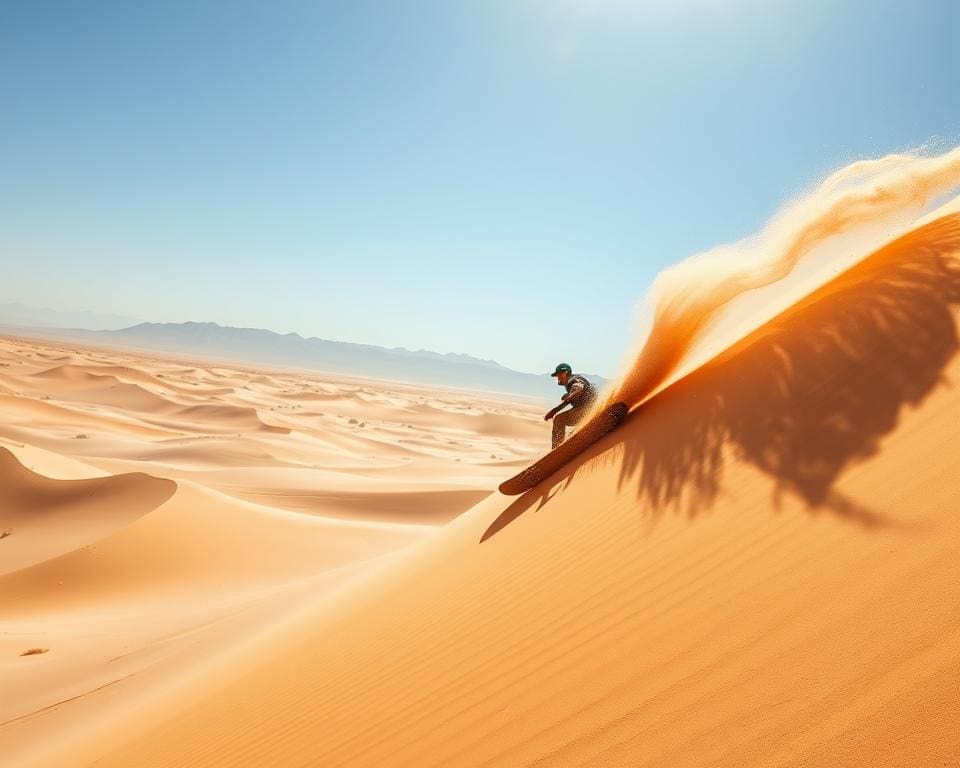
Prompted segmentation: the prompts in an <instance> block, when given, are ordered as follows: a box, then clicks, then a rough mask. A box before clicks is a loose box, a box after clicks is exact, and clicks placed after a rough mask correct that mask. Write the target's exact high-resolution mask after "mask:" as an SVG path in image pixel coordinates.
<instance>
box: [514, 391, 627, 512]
mask: <svg viewBox="0 0 960 768" xmlns="http://www.w3.org/2000/svg"><path fill="white" fill-rule="evenodd" d="M628 410H629V408H627V404H626V403H614V404H613V405H609V406H607V407H606V408H604V409H603V410H602V411H600V413H598V414H597V415H596V416H594V417H593V418H592V419H590V421H588V422H587V423H586V424H585V425H584V426H583V427H582V428H581V429H578V430H577V431H576V432H575V433H574V434H573V436H572V437H571V438H570V439H569V440H565V441H564V442H562V443H560V445H558V446H557V447H556V448H554V449H553V450H552V451H550V453H548V454H547V455H546V456H544V457H543V458H542V459H540V460H539V461H536V462H534V463H533V464H531V465H530V466H529V467H527V468H526V469H524V470H523V471H522V472H520V473H519V474H517V475H514V476H513V477H511V478H510V479H509V480H504V481H503V482H502V483H500V493H502V494H504V495H506V496H517V495H519V494H521V493H525V492H526V491H529V490H530V489H531V488H534V487H535V486H537V485H538V484H539V483H541V482H542V481H543V480H545V479H546V478H548V477H549V476H550V475H552V474H553V473H554V472H556V471H557V470H558V469H560V468H561V467H562V466H563V465H564V464H566V463H567V462H568V461H571V460H572V459H573V458H575V457H576V456H578V455H579V454H580V453H582V452H583V451H584V450H586V449H587V448H589V447H590V446H591V445H593V444H594V443H595V442H597V440H599V439H600V438H601V437H603V436H604V435H607V434H609V433H610V432H612V431H613V430H614V429H616V428H617V427H618V426H619V425H620V422H622V421H623V420H624V419H625V418H626V416H627V411H628Z"/></svg>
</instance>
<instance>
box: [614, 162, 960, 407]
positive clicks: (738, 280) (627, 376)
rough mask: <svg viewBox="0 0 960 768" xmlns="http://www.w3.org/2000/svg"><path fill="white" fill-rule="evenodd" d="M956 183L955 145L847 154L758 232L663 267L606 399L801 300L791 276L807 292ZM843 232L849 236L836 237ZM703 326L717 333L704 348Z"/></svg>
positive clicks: (911, 222) (687, 366)
mask: <svg viewBox="0 0 960 768" xmlns="http://www.w3.org/2000/svg"><path fill="white" fill-rule="evenodd" d="M958 186H960V148H957V149H954V150H952V151H950V152H946V153H944V154H942V155H936V156H924V155H922V154H913V155H910V154H902V155H889V156H887V157H883V158H880V159H878V160H866V161H861V162H856V163H853V164H851V165H849V166H847V167H845V168H842V169H840V170H838V171H836V172H835V173H833V174H831V175H830V176H828V177H827V178H826V179H825V180H824V181H823V182H821V183H820V184H819V185H818V186H817V187H816V188H815V189H814V190H813V191H812V192H810V193H809V194H808V195H806V196H804V197H803V198H801V199H800V200H798V201H796V202H795V203H793V204H792V205H789V206H787V207H786V208H785V209H784V210H783V211H782V212H781V213H779V214H778V215H776V216H775V217H774V218H773V219H772V220H771V222H770V223H769V224H768V225H767V226H766V227H765V228H764V230H763V231H762V232H760V233H759V234H758V235H756V236H754V237H752V238H748V239H746V240H744V241H742V242H740V243H736V244H734V245H729V246H721V247H718V248H715V249H712V250H710V251H707V252H705V253H702V254H696V255H694V256H692V257H690V258H689V259H687V260H686V261H684V262H682V263H680V264H678V265H676V266H674V267H672V268H670V269H668V270H665V271H664V272H662V273H661V274H660V275H659V276H658V277H657V280H656V281H655V283H654V285H653V287H652V288H651V290H650V293H649V297H648V298H647V299H646V300H645V302H646V305H647V309H646V311H645V316H646V318H647V319H646V323H645V325H646V327H645V329H644V330H643V333H642V338H643V339H644V341H643V342H642V345H641V347H640V350H639V352H638V353H637V354H636V356H635V358H634V359H633V360H632V362H631V363H630V365H629V366H628V368H627V370H626V372H625V373H624V374H623V376H621V377H620V378H619V381H618V385H617V386H616V387H615V388H614V391H613V392H612V394H611V395H610V396H609V398H608V400H607V402H617V401H620V402H625V403H627V404H628V405H630V406H636V405H639V404H640V403H641V402H643V400H644V399H645V398H646V397H648V396H649V395H650V394H652V393H653V392H655V391H656V390H657V389H659V388H662V387H663V386H665V385H666V384H668V383H669V382H671V381H674V380H676V378H677V377H678V375H681V374H682V372H683V371H685V370H691V369H692V368H695V367H697V366H698V365H701V364H702V363H703V362H705V361H706V360H708V359H709V358H710V357H711V356H712V355H713V354H717V353H718V352H719V351H721V350H722V349H724V348H726V347H729V346H730V345H731V344H732V343H734V342H735V341H736V337H737V336H739V337H741V338H742V337H743V336H744V335H746V334H747V333H749V332H751V331H753V330H755V329H756V328H757V327H759V326H760V325H762V324H763V322H765V321H766V320H769V319H770V317H772V316H774V315H775V314H777V313H778V312H780V311H783V310H784V309H786V308H787V307H788V306H790V305H791V304H792V303H794V302H795V301H797V300H799V299H800V298H802V295H801V296H798V295H797V294H796V293H795V290H793V289H794V288H795V286H794V285H792V284H791V276H793V279H794V280H796V278H797V277H799V278H801V279H805V282H802V283H801V289H802V290H803V291H804V292H806V293H809V292H811V291H812V290H815V289H816V288H817V287H819V285H821V284H823V283H824V282H826V281H827V280H829V279H831V278H833V277H835V276H836V275H837V274H838V273H839V272H841V271H842V270H843V269H845V268H848V267H850V266H852V265H853V264H855V263H856V262H857V261H859V260H860V259H863V258H866V257H867V256H868V255H869V254H870V253H871V252H872V251H873V250H875V249H876V248H877V247H879V246H880V245H882V244H883V243H884V242H886V241H889V240H890V239H891V238H892V237H893V236H896V235H897V234H904V233H906V232H908V231H909V230H910V229H911V228H913V227H914V226H915V225H916V223H917V222H918V221H919V220H920V219H921V218H922V217H923V215H924V214H926V213H928V212H929V210H930V205H931V204H932V203H934V202H936V201H937V200H938V199H940V198H942V197H943V196H944V195H947V194H948V193H949V192H951V191H952V190H955V189H956V188H957V187H958ZM850 235H856V238H855V239H853V238H850V237H848V238H847V239H846V240H844V239H843V236H850ZM805 261H806V262H809V263H808V264H806V265H805V264H804V262H805ZM804 266H806V267H807V269H806V270H804V269H802V267H804ZM811 278H812V279H813V282H811ZM764 288H765V289H767V291H768V292H767V296H768V297H769V301H768V303H767V304H766V305H762V306H761V307H760V308H759V309H758V308H757V307H756V305H755V306H754V307H753V309H754V311H752V312H745V311H744V307H742V306H741V307H737V310H738V318H737V319H739V320H741V321H742V320H743V315H744V314H748V315H749V317H748V322H747V323H745V324H744V323H743V322H741V324H740V325H739V327H737V328H730V327H729V326H728V325H725V324H724V323H722V322H718V320H722V318H718V316H719V315H720V314H721V311H722V310H723V309H724V308H725V307H728V305H730V304H731V303H734V302H735V301H736V300H737V299H738V298H741V297H744V296H746V295H747V294H751V293H755V292H757V291H758V290H759V289H764ZM753 298H754V299H756V297H755V296H754V297H753ZM708 330H709V331H711V332H712V333H713V334H715V335H718V336H720V337H721V340H720V341H719V343H716V344H715V345H714V346H713V348H711V349H704V348H703V346H702V342H703V341H704V337H705V336H709V334H708V333H707V331H708Z"/></svg>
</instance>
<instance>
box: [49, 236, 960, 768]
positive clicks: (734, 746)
mask: <svg viewBox="0 0 960 768" xmlns="http://www.w3.org/2000/svg"><path fill="white" fill-rule="evenodd" d="M958 259H960V223H958V219H957V218H941V219H938V220H936V221H934V222H932V223H930V224H929V225H927V226H926V227H925V228H922V229H917V230H915V231H913V232H911V233H909V234H907V235H905V236H904V237H902V238H900V239H898V240H895V241H893V242H891V243H890V244H889V245H887V246H886V247H884V248H882V249H880V250H878V251H877V252H876V253H874V254H873V255H872V256H870V257H869V258H867V259H864V260H863V261H861V262H860V263H859V264H857V265H856V266H854V267H853V268H851V269H849V270H848V271H846V272H844V273H843V274H842V275H840V276H839V277H837V278H836V279H834V280H832V281H830V282H828V283H827V284H825V285H824V286H823V287H822V288H819V289H817V290H815V291H813V292H812V293H810V294H809V295H808V296H807V297H806V298H805V299H804V300H803V301H801V302H799V303H797V304H795V305H793V306H791V307H789V308H788V309H786V310H785V311H783V312H781V313H780V314H778V315H776V316H775V317H773V318H772V319H770V320H769V321H768V322H767V323H766V324H765V325H763V326H762V327H761V328H759V329H758V330H756V331H754V332H752V333H750V334H748V335H747V336H746V337H745V338H743V339H740V340H736V341H735V343H733V344H732V345H731V346H730V347H729V348H728V350H727V351H726V352H725V353H724V354H722V355H720V356H718V357H714V358H713V359H711V360H710V361H708V362H706V363H704V364H702V365H700V366H699V367H697V368H695V369H694V370H692V371H690V372H688V373H686V374H685V375H683V376H681V377H680V378H679V379H678V380H676V381H674V382H673V383H671V384H668V385H667V386H666V387H665V388H662V389H661V390H660V391H659V394H657V395H656V396H655V397H653V398H651V399H647V400H646V401H644V402H643V404H642V405H641V406H640V407H639V409H637V410H635V411H634V413H632V414H631V416H630V418H629V419H628V421H627V423H626V424H625V425H624V426H623V427H622V428H621V429H620V430H619V431H618V432H617V433H614V434H613V435H610V436H608V437H607V438H605V439H604V440H603V441H601V443H599V444H598V445H596V446H595V447H594V448H592V449H590V450H589V451H588V452H587V454H585V455H584V456H582V457H581V458H580V459H579V460H577V461H576V462H574V464H573V465H571V466H569V467H567V468H565V469H564V470H562V471H561V472H560V473H558V474H557V475H556V476H554V477H553V478H551V479H550V480H549V481H548V482H547V483H545V484H544V486H543V487H541V488H538V489H536V490H535V491H533V492H531V493H529V494H526V495H525V496H522V497H520V498H519V499H516V500H514V499H507V498H504V497H502V496H499V495H496V494H495V495H491V496H489V497H488V498H486V499H484V500H483V501H481V502H480V503H478V504H477V505H476V506H475V507H473V508H472V509H471V510H470V511H468V512H467V513H465V514H463V515H461V516H459V517H458V518H457V519H456V520H454V521H453V522H451V523H450V524H448V525H446V526H445V527H443V528H442V529H440V530H439V531H438V533H437V534H436V535H435V536H433V537H432V538H430V539H429V540H426V541H424V542H422V543H421V544H419V545H418V546H417V547H416V549H415V550H414V551H411V552H410V553H409V554H408V555H406V556H402V557H399V558H397V559H396V560H394V561H392V562H391V563H389V564H387V565H386V566H385V567H384V570H382V571H380V572H378V573H376V574H375V577H372V578H369V579H366V580H363V581H359V582H355V583H354V584H353V585H352V586H351V587H350V588H349V589H346V590H344V591H341V592H339V593H337V594H336V595H334V596H332V597H330V598H329V599H328V600H326V601H320V602H317V603H315V604H313V605H311V606H309V607H308V608H306V609H305V610H304V611H303V612H302V613H299V614H296V615H291V616H289V617H288V618H287V619H286V620H284V621H280V622H277V624H276V625H275V626H274V628H273V630H272V631H270V632H267V633H264V634H262V635H260V636H258V637H257V638H256V639H255V640H253V641H251V643H250V644H249V645H247V646H245V647H244V648H242V649H238V651H237V653H236V655H234V656H232V657H231V658H229V659H224V660H222V662H221V663H211V664H207V665H205V666H204V667H203V668H200V669H198V670H197V671H196V673H195V674H194V675H192V676H191V677H190V678H189V679H186V680H184V681H183V682H182V684H181V685H179V686H177V687H176V688H175V689H171V690H169V691H166V692H165V693H163V694H162V695H161V694H157V695H156V696H154V697H152V698H151V699H150V702H151V703H150V708H149V710H148V713H147V714H144V713H143V712H137V713H135V714H131V715H126V716H123V717H122V718H121V719H119V720H117V721H115V722H114V723H113V724H112V726H111V727H110V728H101V729H99V730H98V729H95V728H91V729H89V730H87V731H86V732H85V734H84V736H83V738H82V739H78V740H76V741H74V742H72V744H71V748H72V749H74V750H79V751H73V752H72V753H71V754H73V755H75V756H79V757H80V758H81V763H85V762H90V761H92V760H93V759H96V760H97V764H98V765H104V766H112V765H116V766H125V765H130V764H133V763H136V764H138V765H144V766H154V765H155V766H173V765H183V764H191V765H204V766H220V765H222V766H228V765H229V766H237V765H264V764H276V765H324V766H328V765H329V766H333V765H411V766H414V765H415V766H428V765H437V766H447V765H596V766H614V765H616V766H620V765H624V766H626V765H630V766H664V765H671V766H679V765H690V766H694V765H697V766H699V765H711V766H742V765H758V766H760V765H763V766H766V765H778V766H801V765H843V766H859V765H862V766H894V765H896V766H907V765H911V766H912V765H924V766H926V765H950V764H952V763H955V762H956V759H957V757H958V756H960V709H958V708H957V701H958V699H957V688H956V686H957V681H958V668H957V654H956V649H957V647H960V599H958V596H957V591H956V585H957V584H958V583H960V558H958V556H957V555H958V545H957V542H958V541H960V520H958V518H957V516H956V514H955V509H956V504H957V500H958V498H960V488H958V485H957V482H956V478H957V477H960V458H958V456H957V454H956V451H953V450H951V449H950V446H952V445H953V444H954V443H955V442H956V440H957V439H958V438H960V422H958V420H957V419H956V418H955V416H956V411H957V408H958V403H957V397H958V395H957V390H956V388H954V387H951V386H950V385H949V383H950V382H954V381H956V380H957V378H958V376H960V358H958V356H957V354H956V353H957V350H958V334H957V320H958V311H960V290H958V287H957V286H958V285H960V283H958V277H957V276H958V275H960V270H958V268H957V264H958ZM238 702H242V705H240V706H238ZM121 734H122V735H121ZM55 756H56V753H54V756H53V757H51V758H50V760H55ZM49 764H54V762H50V763H49Z"/></svg>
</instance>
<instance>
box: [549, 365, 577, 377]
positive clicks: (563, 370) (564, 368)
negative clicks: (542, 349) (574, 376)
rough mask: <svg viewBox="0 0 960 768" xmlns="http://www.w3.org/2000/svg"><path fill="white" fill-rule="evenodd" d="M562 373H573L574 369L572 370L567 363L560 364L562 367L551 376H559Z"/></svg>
mask: <svg viewBox="0 0 960 768" xmlns="http://www.w3.org/2000/svg"><path fill="white" fill-rule="evenodd" d="M561 373H573V368H571V367H570V366H569V365H567V364H566V363H560V365H558V366H557V368H556V370H555V371H554V372H553V373H551V374H550V375H551V376H559V375H560V374H561Z"/></svg>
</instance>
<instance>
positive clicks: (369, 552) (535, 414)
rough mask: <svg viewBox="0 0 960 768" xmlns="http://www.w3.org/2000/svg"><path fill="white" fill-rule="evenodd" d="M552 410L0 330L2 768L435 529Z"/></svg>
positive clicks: (509, 460) (481, 488)
mask: <svg viewBox="0 0 960 768" xmlns="http://www.w3.org/2000/svg"><path fill="white" fill-rule="evenodd" d="M543 410H544V409H543V408H542V407H541V406H539V405H535V404H533V403H530V402H519V403H518V402H514V401H513V399H511V398H507V397H497V396H491V395H476V394H473V393H466V392H459V391H455V390H431V389H429V388H424V387H410V386H405V385H402V384H394V383H389V382H374V381H369V380H350V379H344V378H342V377H340V378H330V377H320V376H312V375H302V374H298V373H294V372H289V371H276V370H260V369H246V368H244V367H243V366H242V365H241V366H238V367H235V368H233V367H230V366H229V365H228V364H224V363H222V362H218V363H215V364H214V363H209V362H207V363H205V364H204V363H202V362H198V361H193V360H176V359H168V358H156V357H151V356H144V355H139V354H137V353H136V352H130V353H126V352H117V351H116V350H104V349H95V348H85V347H84V348H78V347H75V346H70V345H61V344H55V343H51V342H49V341H43V342H41V341H31V340H29V339H23V338H12V337H6V338H0V414H2V419H0V420H2V425H0V536H2V538H0V657H2V659H3V660H2V661H0V691H2V695H0V746H2V751H3V754H4V759H3V764H4V765H11V764H20V763H25V764H29V762H30V761H31V760H32V756H35V755H36V754H37V753H42V752H44V751H46V750H47V749H49V748H51V747H53V746H55V745H56V744H57V743H58V740H59V739H61V737H62V738H63V740H64V742H67V741H69V739H70V738H72V736H71V735H73V736H76V735H81V734H83V733H84V732H85V730H86V729H87V728H89V727H92V724H93V723H96V722H101V721H104V720H105V719H106V721H108V722H109V721H110V719H111V718H112V717H114V715H115V713H117V712H121V711H127V710H129V708H130V707H131V706H138V705H137V704H136V702H138V701H139V700H140V699H141V697H142V696H144V695H145V694H147V693H148V692H149V694H150V695H154V694H155V693H156V692H157V691H159V690H161V689H163V688H164V687H165V686H167V685H169V684H170V683H171V682H172V681H174V680H177V679H179V678H180V677H181V676H183V675H185V674H188V673H189V672H190V670H196V669H197V668H199V667H201V666H203V665H205V664H209V663H211V662H213V661H214V660H215V659H217V658H219V657H221V656H222V655H223V654H224V653H225V652H227V651H229V650H231V649H233V648H234V647H235V646H237V645H238V644H240V643H242V642H243V641H246V640H248V639H249V638H251V637H254V636H256V635H257V634H258V633H259V632H261V631H262V630H263V629H265V628H267V627H270V626H272V625H273V624H275V623H276V622H278V621H279V620H280V619H281V618H282V617H284V616H286V615H288V614H290V613H291V612H296V611H297V610H300V609H302V608H303V606H305V605H309V604H312V603H313V602H314V601H315V600H317V599H319V598H320V597H321V596H322V595H324V594H327V593H328V592H330V591H331V590H332V589H334V588H336V587H339V586H341V585H343V584H345V583H347V582H349V581H351V580H352V579H356V578H357V577H358V576H360V575H361V574H363V573H365V572H366V571H368V570H373V569H376V568H377V567H379V566H380V565H381V564H382V563H383V562H384V561H386V560H389V558H390V557H391V556H393V555H395V553H398V552H401V551H403V550H405V549H407V548H409V547H410V545H412V544H414V543H416V542H420V541H425V540H428V539H430V538H432V537H433V536H435V535H436V533H437V532H438V531H439V529H440V526H441V525H442V524H443V523H445V522H447V521H449V520H451V519H453V518H455V517H456V516H458V515H459V514H460V513H462V512H463V511H464V510H466V509H468V508H470V507H472V506H473V505H474V504H475V503H476V502H477V501H479V500H481V499H483V498H485V497H486V496H488V495H489V494H490V493H491V490H492V489H493V488H495V487H496V484H497V482H498V481H499V480H500V479H501V478H502V476H503V474H504V473H505V472H506V473H509V472H512V471H515V468H516V467H518V466H522V465H523V464H524V463H526V462H527V461H528V460H529V459H530V457H531V456H533V455H535V454H536V453H537V452H539V451H541V450H542V449H543V447H544V445H545V443H546V441H547V440H548V436H547V434H546V430H545V425H544V424H543V421H542V420H541V418H540V416H541V413H542V411H543ZM30 651H33V653H29V652H30ZM24 654H26V655H24ZM68 762H70V761H68Z"/></svg>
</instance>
